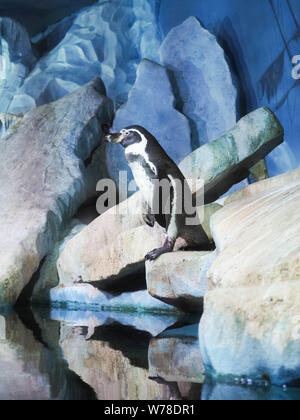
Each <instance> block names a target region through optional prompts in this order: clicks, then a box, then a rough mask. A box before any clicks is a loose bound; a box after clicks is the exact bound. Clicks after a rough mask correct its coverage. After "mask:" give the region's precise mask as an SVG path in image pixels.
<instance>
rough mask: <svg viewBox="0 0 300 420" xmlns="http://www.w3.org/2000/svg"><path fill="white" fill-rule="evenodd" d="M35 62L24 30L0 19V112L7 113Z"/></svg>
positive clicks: (9, 21)
mask: <svg viewBox="0 0 300 420" xmlns="http://www.w3.org/2000/svg"><path fill="white" fill-rule="evenodd" d="M35 62H36V56H35V54H34V52H33V50H32V46H31V43H30V39H29V36H28V34H27V32H26V29H25V28H23V26H21V25H20V24H19V23H17V22H15V21H13V20H11V19H9V18H3V17H0V96H1V102H0V111H1V112H7V110H8V108H9V106H10V103H11V101H12V99H13V96H14V94H15V91H16V89H17V88H18V87H20V86H21V85H22V83H23V81H24V79H25V78H26V76H27V75H28V73H29V71H30V70H31V68H32V67H33V66H34V64H35Z"/></svg>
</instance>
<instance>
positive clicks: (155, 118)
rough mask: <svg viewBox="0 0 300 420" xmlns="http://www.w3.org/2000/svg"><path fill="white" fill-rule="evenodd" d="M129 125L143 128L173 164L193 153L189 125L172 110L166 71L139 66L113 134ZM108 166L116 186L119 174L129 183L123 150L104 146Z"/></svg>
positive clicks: (151, 64)
mask: <svg viewBox="0 0 300 420" xmlns="http://www.w3.org/2000/svg"><path fill="white" fill-rule="evenodd" d="M129 125H141V126H142V127H145V128H146V129H147V130H148V131H149V132H150V133H152V134H153V135H154V136H155V137H156V139H157V140H158V141H159V143H160V144H161V146H162V147H163V148H164V150H165V151H166V152H167V154H168V155H169V156H170V157H171V158H172V159H173V160H174V161H175V162H176V163H179V162H180V161H181V160H182V159H184V158H185V157H186V156H188V155H189V154H190V153H191V152H192V147H191V131H190V126H189V121H188V119H187V118H186V117H185V116H184V115H183V114H181V113H180V112H179V111H177V110H176V109H175V96H174V92H173V89H172V85H171V83H170V80H169V74H168V71H167V70H166V69H165V68H164V67H162V66H160V65H159V64H156V63H154V62H151V61H149V60H143V61H142V62H141V64H140V65H139V67H138V70H137V79H136V82H135V84H134V86H133V88H132V89H131V91H130V93H129V98H128V101H127V103H126V104H125V105H123V106H122V107H121V108H120V109H119V110H118V111H117V112H116V116H115V119H114V126H113V131H120V130H121V129H122V128H124V127H127V126H129ZM107 165H108V172H109V174H110V176H111V178H113V179H114V180H116V182H118V181H119V171H121V170H122V171H126V172H127V173H128V180H131V179H132V174H131V171H130V169H129V167H128V164H127V161H126V158H125V154H124V149H123V148H122V147H118V146H116V145H115V144H108V145H107Z"/></svg>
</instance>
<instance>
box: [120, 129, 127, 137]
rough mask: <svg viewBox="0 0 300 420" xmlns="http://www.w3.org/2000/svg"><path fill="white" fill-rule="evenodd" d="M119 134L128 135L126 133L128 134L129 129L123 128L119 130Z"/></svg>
mask: <svg viewBox="0 0 300 420" xmlns="http://www.w3.org/2000/svg"><path fill="white" fill-rule="evenodd" d="M121 134H122V135H123V136H128V135H129V131H128V130H125V129H123V130H121Z"/></svg>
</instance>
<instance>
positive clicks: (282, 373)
mask: <svg viewBox="0 0 300 420" xmlns="http://www.w3.org/2000/svg"><path fill="white" fill-rule="evenodd" d="M299 293H300V281H299V280H290V281H285V282H283V283H281V282H278V283H274V284H273V285H271V286H264V285H260V286H252V287H243V288H241V287H235V288H226V289H223V288H222V289H216V290H214V291H211V292H209V293H208V294H207V296H206V299H205V312H204V315H203V318H202V320H201V324H200V347H201V352H202V357H203V362H204V363H205V365H206V367H207V368H208V369H209V371H211V369H213V374H214V375H218V376H229V375H230V376H231V377H232V379H233V378H235V377H239V376H245V377H248V378H254V379H256V378H258V379H262V378H268V379H270V380H271V382H272V383H273V384H276V385H284V384H288V383H292V382H296V381H297V382H298V384H299V379H300V362H299V361H300V316H299V313H300V303H299Z"/></svg>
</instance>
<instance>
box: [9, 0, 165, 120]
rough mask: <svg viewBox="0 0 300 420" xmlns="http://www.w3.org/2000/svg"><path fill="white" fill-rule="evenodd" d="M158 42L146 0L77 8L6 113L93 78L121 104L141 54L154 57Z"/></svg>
mask: <svg viewBox="0 0 300 420" xmlns="http://www.w3.org/2000/svg"><path fill="white" fill-rule="evenodd" d="M61 25H62V26H63V28H64V27H65V21H63V22H62V23H61ZM56 30H57V31H58V32H59V27H57V28H56ZM45 36H46V35H45ZM160 43H161V39H160V33H159V30H158V28H157V25H156V22H155V14H154V11H153V9H152V6H151V4H150V2H149V0H146V1H144V2H143V4H137V3H135V5H134V7H133V5H132V4H130V2H126V3H125V4H124V2H123V1H121V0H111V1H109V2H106V1H105V2H103V1H99V2H97V3H96V4H95V5H93V6H90V7H88V8H85V9H83V10H81V11H80V12H79V13H78V15H77V16H76V17H75V19H74V20H73V22H71V24H70V27H69V28H68V30H67V32H66V34H65V36H64V37H63V39H62V40H61V41H60V42H59V43H58V45H57V46H56V47H55V48H54V49H53V50H51V51H50V52H49V53H48V54H46V55H45V56H43V57H42V58H41V59H40V60H39V61H38V63H37V64H36V66H35V68H34V69H33V71H32V72H31V74H30V75H29V76H28V77H27V79H26V81H25V83H24V85H23V86H22V87H21V88H20V89H19V90H18V91H17V93H16V96H15V98H14V101H13V103H12V104H11V106H10V108H9V111H10V112H15V113H16V112H21V111H24V110H26V109H28V108H32V107H34V106H40V105H43V104H45V103H49V102H51V101H55V100H57V99H59V98H61V97H63V96H65V95H66V94H68V93H70V92H73V91H74V90H76V89H77V88H78V87H80V86H82V85H84V84H85V83H88V82H89V81H90V80H92V79H94V78H95V77H101V78H102V80H103V81H104V83H105V86H106V87H107V93H108V96H109V97H110V98H112V99H113V100H114V101H115V102H116V103H117V104H120V103H124V101H126V99H127V95H128V92H129V90H130V88H131V86H132V85H133V83H134V80H135V77H136V67H137V64H138V63H139V62H140V60H141V59H142V58H144V57H145V58H149V59H158V49H159V46H160Z"/></svg>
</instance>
